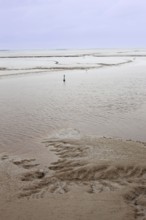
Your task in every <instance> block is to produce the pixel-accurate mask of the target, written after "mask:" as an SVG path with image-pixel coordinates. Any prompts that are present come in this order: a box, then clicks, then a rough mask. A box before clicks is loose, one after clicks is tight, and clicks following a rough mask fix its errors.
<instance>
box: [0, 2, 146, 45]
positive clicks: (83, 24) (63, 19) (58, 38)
mask: <svg viewBox="0 0 146 220" xmlns="http://www.w3.org/2000/svg"><path fill="white" fill-rule="evenodd" d="M116 47H119V48H122V47H135V48H136V47H146V0H0V49H50V48H51V49H57V48H58V49H59V48H116Z"/></svg>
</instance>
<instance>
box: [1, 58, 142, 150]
mask: <svg viewBox="0 0 146 220" xmlns="http://www.w3.org/2000/svg"><path fill="white" fill-rule="evenodd" d="M139 59H140V58H139ZM63 74H65V75H66V82H65V83H63V81H62V78H63ZM145 85H146V74H145V69H144V66H143V65H142V66H141V65H138V62H137V64H135V65H134V64H127V65H125V66H124V65H123V66H120V67H106V68H102V69H96V70H88V71H85V70H83V71H82V70H78V71H68V72H67V71H64V72H63V71H62V72H52V73H42V74H38V75H27V76H25V75H23V76H20V77H17V76H15V77H9V78H8V77H7V78H3V79H1V80H0V145H1V149H16V150H18V149H22V148H25V149H29V148H33V147H35V146H36V143H37V141H38V139H40V138H44V137H46V136H48V135H51V134H52V133H54V132H58V131H59V130H61V129H68V128H74V129H77V130H79V131H80V132H81V134H86V135H97V136H112V137H121V138H126V139H135V140H141V141H146V136H145V131H146V114H145V112H146V86H145Z"/></svg>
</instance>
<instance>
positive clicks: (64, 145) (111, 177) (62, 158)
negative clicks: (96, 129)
mask: <svg viewBox="0 0 146 220" xmlns="http://www.w3.org/2000/svg"><path fill="white" fill-rule="evenodd" d="M44 145H45V146H44V148H45V150H44V152H45V155H44V156H45V157H44V158H46V155H48V158H49V155H50V154H52V153H53V154H54V155H57V157H55V156H54V162H52V163H50V160H48V162H47V166H46V165H43V161H42V164H40V162H39V160H38V158H32V157H31V158H30V155H29V156H28V157H26V158H20V156H19V157H18V156H17V155H16V156H12V155H7V154H1V156H0V157H1V159H0V164H1V166H0V184H1V188H0V219H1V220H18V219H22V220H23V219H27V220H29V219H32V220H33V219H35V220H37V219H42V220H45V219H51V220H58V219H65V220H68V219H70V220H83V219H84V220H86V219H91V220H95V219H96V220H97V219H100V220H105V219H106V220H107V219H112V220H114V219H115V220H120V219H121V220H122V219H124V220H126V219H127V220H132V219H138V220H144V219H146V163H145V159H146V144H145V143H141V142H134V141H131V140H129V141H123V140H117V139H111V138H104V137H103V138H95V137H78V138H70V139H66V138H64V139H62V138H51V139H49V140H47V141H45V143H44ZM53 154H52V155H53ZM56 158H57V160H56ZM44 164H46V162H45V163H44Z"/></svg>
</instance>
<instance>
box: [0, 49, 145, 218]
mask: <svg viewBox="0 0 146 220" xmlns="http://www.w3.org/2000/svg"><path fill="white" fill-rule="evenodd" d="M145 59H146V51H145V50H92V51H53V52H52V51H51V52H47V51H46V52H44V51H43V52H40V51H39V52H36V51H35V52H25V53H24V52H21V53H20V52H17V51H15V52H12V51H8V52H2V51H1V52H0V83H1V86H0V105H1V108H0V114H1V118H0V128H1V133H0V145H1V148H0V220H19V219H21V220H40V219H42V220H48V219H49V220H50V219H51V220H58V219H63V220H68V219H69V220H89V219H91V220H97V219H100V220H109V219H112V220H123V219H124V220H134V219H136V220H146V162H145V161H146V142H145V141H146V139H145V128H146V124H145V122H146V118H145V109H146V96H145V80H146V77H145ZM10 60H11V61H10ZM18 60H19V61H18ZM56 71H58V73H56ZM66 71H69V72H66ZM81 71H83V72H81ZM36 73H39V74H36ZM64 73H65V74H66V78H67V83H66V84H62V83H60V77H61V82H62V74H64ZM43 74H44V75H43ZM56 82H57V83H56ZM62 97H64V98H62ZM133 139H134V140H133Z"/></svg>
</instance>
